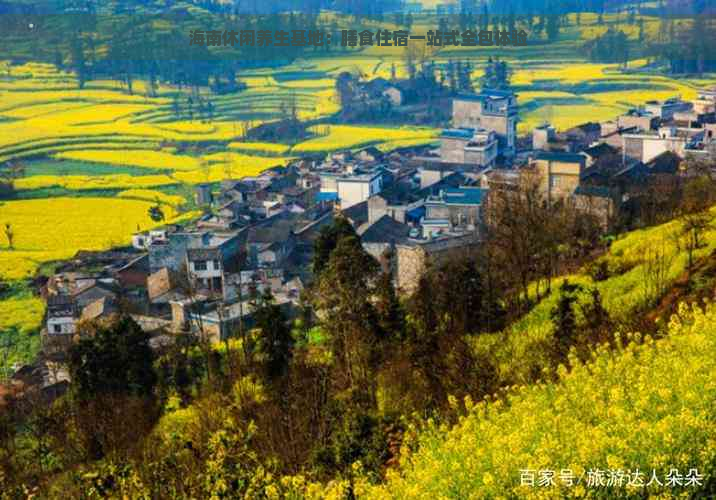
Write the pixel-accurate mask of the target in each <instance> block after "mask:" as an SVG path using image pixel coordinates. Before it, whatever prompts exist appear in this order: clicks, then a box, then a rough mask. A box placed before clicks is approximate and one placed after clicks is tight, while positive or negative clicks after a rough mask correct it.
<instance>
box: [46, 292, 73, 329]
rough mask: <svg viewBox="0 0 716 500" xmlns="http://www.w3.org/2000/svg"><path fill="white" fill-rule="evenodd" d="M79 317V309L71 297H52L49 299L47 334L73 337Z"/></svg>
mask: <svg viewBox="0 0 716 500" xmlns="http://www.w3.org/2000/svg"><path fill="white" fill-rule="evenodd" d="M79 316H80V314H79V308H78V307H77V304H76V303H75V301H74V299H73V298H72V297H71V296H69V295H50V296H49V297H48V299H47V316H46V317H47V321H46V325H45V326H46V329H47V334H48V335H73V334H74V333H75V332H76V331H77V320H78V318H79Z"/></svg>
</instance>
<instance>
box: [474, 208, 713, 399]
mask: <svg viewBox="0 0 716 500" xmlns="http://www.w3.org/2000/svg"><path fill="white" fill-rule="evenodd" d="M712 214H713V215H714V218H716V209H714V210H712ZM680 231H681V225H680V223H679V222H678V221H672V222H669V223H667V224H663V225H660V226H656V227H652V228H648V229H642V230H638V231H633V232H631V233H627V234H626V235H624V236H623V237H622V238H620V239H618V240H617V241H615V242H614V243H613V244H612V246H611V248H610V250H609V252H608V254H607V255H606V256H605V257H604V258H605V259H606V260H607V262H608V265H609V267H610V268H611V269H613V270H620V269H621V270H624V272H614V273H613V275H611V276H610V277H609V278H608V279H606V280H604V281H600V282H596V283H595V282H593V281H592V279H591V278H590V277H589V276H588V275H587V274H584V273H580V274H575V275H572V276H569V277H568V279H569V281H570V282H573V283H579V284H582V285H584V286H586V287H596V288H597V289H598V290H599V292H600V294H601V296H602V301H603V303H604V306H605V308H606V309H607V311H609V314H610V316H611V317H612V318H613V319H615V320H618V321H624V320H627V319H629V317H630V316H631V315H634V314H637V313H639V312H640V311H643V310H644V309H646V308H648V307H650V306H653V305H654V304H655V302H656V301H658V300H659V297H658V296H657V294H656V293H655V292H654V290H653V289H652V287H650V286H649V280H647V278H646V276H647V273H646V268H647V265H648V260H649V259H650V257H651V256H650V251H653V250H655V249H658V250H659V251H663V252H664V253H665V254H666V255H667V261H668V266H667V267H668V269H667V271H666V273H665V279H664V285H665V286H666V287H667V288H668V287H670V286H672V285H673V284H674V283H675V282H676V280H677V279H679V277H680V276H682V275H683V274H684V272H685V271H686V264H687V256H686V253H685V252H684V251H679V249H677V247H676V244H675V239H674V235H676V234H679V233H680ZM704 240H705V241H706V242H707V245H706V246H705V247H703V248H700V249H699V250H697V251H696V256H697V257H699V258H702V257H704V256H706V255H709V254H711V253H712V252H713V251H714V250H715V249H716V227H714V226H713V225H712V227H711V229H710V230H709V232H708V233H707V235H706V237H705V238H704ZM560 282H561V279H557V280H555V283H553V290H556V289H557V288H558V287H559V284H560ZM557 298H558V294H556V293H552V294H550V295H549V296H547V297H546V298H545V299H543V300H542V301H541V302H540V303H539V304H537V305H536V306H535V307H534V308H533V309H532V311H530V313H528V314H527V315H526V316H525V317H523V318H522V319H521V320H519V321H517V322H516V323H515V324H514V325H512V326H511V327H509V328H508V329H507V331H505V332H501V333H495V334H483V335H479V336H477V337H474V339H473V346H474V348H475V350H476V351H477V352H478V353H480V354H482V355H486V356H489V357H490V358H491V359H493V360H494V361H495V362H496V363H497V365H498V368H499V376H500V380H501V382H502V383H503V384H506V385H513V384H522V383H525V382H526V381H529V380H530V378H531V376H532V374H533V373H535V372H540V371H543V370H544V369H545V367H548V366H549V362H548V360H549V358H550V355H549V350H548V348H549V346H550V345H552V343H553V328H552V324H551V322H550V321H549V315H550V311H551V310H552V309H553V308H554V306H555V304H556V302H557ZM515 360H519V362H518V363H516V362H515ZM548 371H549V370H548Z"/></svg>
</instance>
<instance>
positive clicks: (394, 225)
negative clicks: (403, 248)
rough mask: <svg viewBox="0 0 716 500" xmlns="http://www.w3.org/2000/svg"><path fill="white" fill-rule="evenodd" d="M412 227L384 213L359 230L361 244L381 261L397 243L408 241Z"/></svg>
mask: <svg viewBox="0 0 716 500" xmlns="http://www.w3.org/2000/svg"><path fill="white" fill-rule="evenodd" d="M410 232H411V227H410V226H408V225H407V224H403V223H401V222H398V221H396V220H395V219H394V218H392V217H390V216H388V215H383V216H382V217H381V218H380V219H378V220H377V221H375V222H373V223H371V224H368V225H366V226H365V227H363V228H360V229H359V230H358V235H359V236H360V240H361V245H362V246H363V248H364V249H365V251H366V252H368V253H369V254H370V255H372V256H373V257H374V258H375V259H376V260H378V261H379V262H380V261H381V260H382V259H383V258H384V257H385V256H386V255H388V254H389V253H390V252H391V251H392V249H393V248H394V247H395V245H396V244H399V243H403V242H405V241H407V239H408V237H409V236H410Z"/></svg>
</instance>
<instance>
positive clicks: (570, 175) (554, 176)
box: [533, 152, 586, 202]
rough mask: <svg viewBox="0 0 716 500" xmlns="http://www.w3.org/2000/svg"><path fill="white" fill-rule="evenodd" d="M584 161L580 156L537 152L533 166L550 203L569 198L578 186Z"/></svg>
mask: <svg viewBox="0 0 716 500" xmlns="http://www.w3.org/2000/svg"><path fill="white" fill-rule="evenodd" d="M585 163H586V159H585V157H584V156H582V155H581V154H575V153H557V152H539V153H537V156H536V157H535V159H534V162H533V166H534V168H535V170H536V172H537V175H538V176H539V180H540V186H541V190H542V192H543V193H544V195H545V197H546V199H547V200H548V201H550V202H553V201H556V200H559V199H564V198H566V197H568V196H570V195H571V194H572V193H574V191H575V190H576V189H577V186H579V182H580V177H581V175H582V171H583V170H584V167H585Z"/></svg>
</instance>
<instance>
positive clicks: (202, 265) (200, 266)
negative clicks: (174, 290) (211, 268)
mask: <svg viewBox="0 0 716 500" xmlns="http://www.w3.org/2000/svg"><path fill="white" fill-rule="evenodd" d="M194 271H206V261H205V260H195V261H194Z"/></svg>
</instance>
